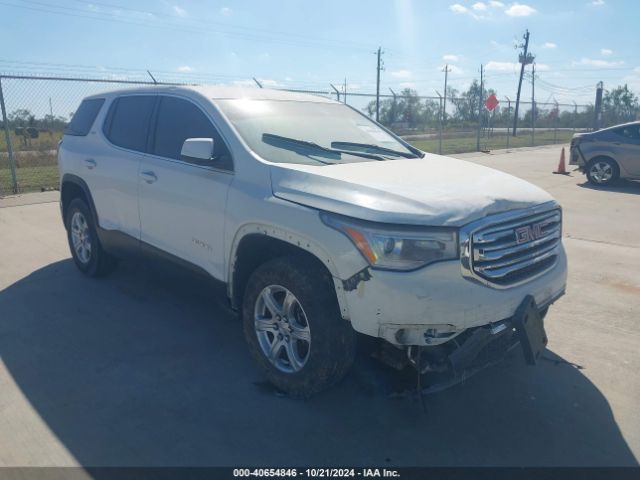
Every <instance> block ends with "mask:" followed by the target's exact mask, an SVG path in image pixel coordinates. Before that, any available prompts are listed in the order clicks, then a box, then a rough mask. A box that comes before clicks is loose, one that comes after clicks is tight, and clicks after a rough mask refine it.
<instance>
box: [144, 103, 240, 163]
mask: <svg viewBox="0 0 640 480" xmlns="http://www.w3.org/2000/svg"><path fill="white" fill-rule="evenodd" d="M187 138H213V142H214V147H213V157H214V160H213V161H198V160H196V159H184V158H181V155H180V152H181V150H182V144H183V143H184V141H185V140H186V139H187ZM151 153H153V154H154V155H158V156H160V157H165V158H171V159H174V160H182V161H186V162H189V163H194V164H197V165H206V166H212V167H216V168H220V169H224V170H232V168H233V166H232V162H231V156H230V155H229V151H228V150H227V147H226V145H225V143H224V142H223V141H222V137H221V136H220V134H219V133H218V131H217V130H216V128H215V127H214V126H213V123H211V121H210V120H209V118H207V116H206V115H205V114H204V112H203V111H202V110H200V108H199V107H198V106H196V105H195V104H193V103H191V102H190V101H188V100H185V99H182V98H176V97H161V98H160V104H159V107H158V115H157V119H156V127H155V133H154V135H153V146H152V149H151Z"/></svg>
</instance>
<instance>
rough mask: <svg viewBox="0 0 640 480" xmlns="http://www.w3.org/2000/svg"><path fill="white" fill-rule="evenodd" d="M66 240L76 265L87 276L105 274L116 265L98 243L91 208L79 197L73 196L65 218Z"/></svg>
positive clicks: (112, 258)
mask: <svg viewBox="0 0 640 480" xmlns="http://www.w3.org/2000/svg"><path fill="white" fill-rule="evenodd" d="M65 223H66V227H67V240H68V242H69V249H70V250H71V256H72V257H73V261H74V262H75V264H76V267H78V269H79V270H80V271H81V272H82V273H84V274H85V275H88V276H89V277H100V276H103V275H107V274H109V273H111V272H112V271H113V269H114V268H115V267H116V260H115V258H114V257H112V256H111V255H109V254H108V253H107V252H105V251H104V250H103V248H102V246H101V245H100V240H99V239H98V234H97V232H96V224H95V219H94V218H93V215H92V214H91V210H90V209H89V207H88V205H87V204H86V202H85V201H84V200H83V199H81V198H74V199H73V200H72V201H71V203H70V204H69V207H68V208H67V216H66V219H65Z"/></svg>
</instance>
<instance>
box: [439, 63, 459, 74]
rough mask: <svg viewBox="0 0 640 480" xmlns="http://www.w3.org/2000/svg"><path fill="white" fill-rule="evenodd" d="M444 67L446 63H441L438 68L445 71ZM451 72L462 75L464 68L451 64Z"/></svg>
mask: <svg viewBox="0 0 640 480" xmlns="http://www.w3.org/2000/svg"><path fill="white" fill-rule="evenodd" d="M444 67H445V65H440V66H439V67H436V70H438V71H441V72H444ZM449 73H452V74H454V75H460V74H461V73H464V70H462V69H461V68H460V67H458V66H456V65H449Z"/></svg>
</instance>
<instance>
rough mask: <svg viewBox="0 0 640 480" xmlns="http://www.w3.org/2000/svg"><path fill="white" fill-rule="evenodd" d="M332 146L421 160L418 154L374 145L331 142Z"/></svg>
mask: <svg viewBox="0 0 640 480" xmlns="http://www.w3.org/2000/svg"><path fill="white" fill-rule="evenodd" d="M331 146H332V147H335V148H347V149H348V148H349V147H355V148H369V149H371V150H375V151H376V152H378V153H387V154H389V155H397V156H399V157H404V158H419V156H418V155H417V154H416V153H409V152H401V151H399V150H393V149H392V148H386V147H381V146H380V145H375V144H373V143H356V142H331Z"/></svg>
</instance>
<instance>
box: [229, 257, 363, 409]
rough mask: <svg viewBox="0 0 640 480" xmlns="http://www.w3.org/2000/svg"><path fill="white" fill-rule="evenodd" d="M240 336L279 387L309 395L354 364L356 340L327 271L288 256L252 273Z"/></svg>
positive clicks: (298, 393)
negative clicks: (339, 306) (341, 312)
mask: <svg viewBox="0 0 640 480" xmlns="http://www.w3.org/2000/svg"><path fill="white" fill-rule="evenodd" d="M242 316H243V327H244V334H245V337H246V340H247V343H248V344H249V348H250V350H251V354H252V355H253V357H254V359H255V360H256V362H257V363H258V365H259V366H260V367H261V369H262V370H263V371H264V372H265V374H266V376H267V378H268V379H269V381H270V382H271V383H273V384H274V385H275V386H276V387H277V388H279V389H280V390H283V391H285V392H287V393H289V394H291V395H293V396H299V397H308V396H311V395H313V394H315V393H318V392H320V391H322V390H324V389H326V388H328V387H329V386H331V385H333V384H335V383H336V382H338V381H339V380H340V379H341V378H342V377H343V376H344V375H345V374H346V373H347V371H348V370H349V368H350V367H351V365H352V363H353V359H354V356H355V350H356V336H355V332H354V331H353V329H352V328H351V324H350V323H349V322H348V321H346V320H344V319H343V318H342V317H341V316H340V310H339V308H338V302H337V299H336V296H335V291H334V289H333V285H332V281H331V277H330V275H329V273H328V272H327V271H326V270H325V269H324V268H322V267H320V266H319V265H317V264H316V263H315V262H314V261H313V260H310V259H307V258H304V257H287V258H277V259H274V260H271V261H269V262H267V263H265V264H263V265H261V266H260V267H258V269H256V271H255V272H253V274H252V275H251V277H250V279H249V282H248V284H247V288H246V290H245V295H244V301H243V307H242Z"/></svg>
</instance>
